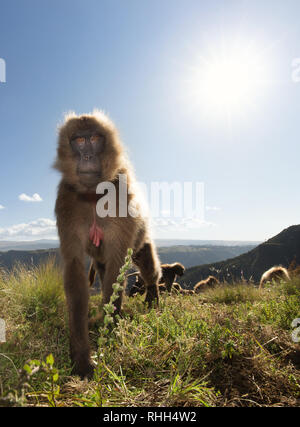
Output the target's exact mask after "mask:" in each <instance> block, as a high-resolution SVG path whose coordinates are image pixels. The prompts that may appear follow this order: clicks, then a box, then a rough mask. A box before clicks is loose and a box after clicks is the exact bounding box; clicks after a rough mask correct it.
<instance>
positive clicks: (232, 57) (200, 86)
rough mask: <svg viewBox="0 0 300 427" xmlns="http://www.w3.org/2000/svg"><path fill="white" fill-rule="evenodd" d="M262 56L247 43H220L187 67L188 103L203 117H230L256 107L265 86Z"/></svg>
mask: <svg viewBox="0 0 300 427" xmlns="http://www.w3.org/2000/svg"><path fill="white" fill-rule="evenodd" d="M268 76H269V75H268V71H267V61H266V58H265V53H264V52H263V51H262V49H261V47H260V49H259V48H258V47H257V46H254V45H253V43H251V44H248V45H247V44H246V43H244V44H242V43H239V44H238V45H237V44H236V43H235V44H232V45H230V44H226V45H225V44H224V43H223V44H222V45H221V47H220V48H214V49H211V50H210V52H209V53H208V54H207V55H206V56H203V55H202V56H201V57H200V59H199V58H198V59H197V63H196V65H194V66H192V67H191V68H190V75H189V78H188V88H187V92H188V95H189V102H190V103H191V104H192V105H193V106H194V108H195V107H197V108H198V107H200V108H201V109H202V110H204V112H205V113H206V114H209V115H211V114H213V117H216V116H217V115H223V116H230V117H232V116H234V115H236V114H243V113H246V112H247V111H248V110H249V108H251V107H256V106H257V103H258V102H259V98H260V97H262V96H263V95H264V93H265V88H266V86H267V84H268Z"/></svg>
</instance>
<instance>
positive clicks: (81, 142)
mask: <svg viewBox="0 0 300 427" xmlns="http://www.w3.org/2000/svg"><path fill="white" fill-rule="evenodd" d="M75 142H76V144H77V145H78V146H79V147H83V146H84V144H85V138H84V137H83V136H78V137H77V138H75Z"/></svg>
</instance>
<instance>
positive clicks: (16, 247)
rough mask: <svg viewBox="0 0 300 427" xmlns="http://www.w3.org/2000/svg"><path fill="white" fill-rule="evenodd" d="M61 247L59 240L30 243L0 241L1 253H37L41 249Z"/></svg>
mask: <svg viewBox="0 0 300 427" xmlns="http://www.w3.org/2000/svg"><path fill="white" fill-rule="evenodd" d="M58 247H59V241H58V240H54V239H53V240H46V239H42V240H33V241H28V242H12V241H9V240H6V241H5V240H2V241H0V251H1V252H7V251H36V250H40V249H53V248H58Z"/></svg>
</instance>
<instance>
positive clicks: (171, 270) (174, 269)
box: [159, 262, 185, 292]
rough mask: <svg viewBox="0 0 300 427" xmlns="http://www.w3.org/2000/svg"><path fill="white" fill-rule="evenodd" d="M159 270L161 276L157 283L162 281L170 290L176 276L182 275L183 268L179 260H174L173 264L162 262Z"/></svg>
mask: <svg viewBox="0 0 300 427" xmlns="http://www.w3.org/2000/svg"><path fill="white" fill-rule="evenodd" d="M161 271H162V277H161V278H160V279H159V283H164V284H165V286H166V289H167V291H168V292H171V289H172V285H173V283H174V280H175V278H176V276H182V275H183V274H184V271H185V268H184V266H183V265H182V264H180V263H179V262H174V263H173V264H162V265H161Z"/></svg>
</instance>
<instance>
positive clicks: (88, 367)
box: [72, 361, 95, 380]
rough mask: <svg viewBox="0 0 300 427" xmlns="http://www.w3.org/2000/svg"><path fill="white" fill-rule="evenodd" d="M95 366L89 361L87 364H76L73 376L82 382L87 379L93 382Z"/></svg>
mask: <svg viewBox="0 0 300 427" xmlns="http://www.w3.org/2000/svg"><path fill="white" fill-rule="evenodd" d="M94 370H95V365H94V364H93V363H92V362H90V361H87V362H85V363H80V364H79V363H76V362H75V364H74V367H73V369H72V375H78V376H79V377H80V378H81V379H82V380H84V379H85V378H87V379H88V380H91V379H92V378H93V375H94Z"/></svg>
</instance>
